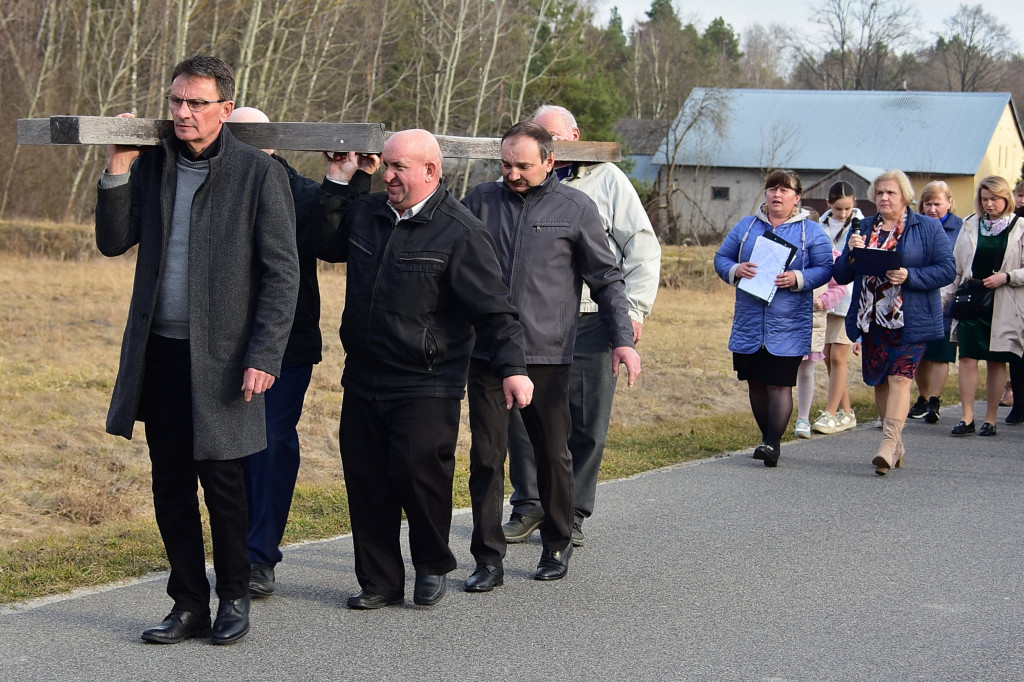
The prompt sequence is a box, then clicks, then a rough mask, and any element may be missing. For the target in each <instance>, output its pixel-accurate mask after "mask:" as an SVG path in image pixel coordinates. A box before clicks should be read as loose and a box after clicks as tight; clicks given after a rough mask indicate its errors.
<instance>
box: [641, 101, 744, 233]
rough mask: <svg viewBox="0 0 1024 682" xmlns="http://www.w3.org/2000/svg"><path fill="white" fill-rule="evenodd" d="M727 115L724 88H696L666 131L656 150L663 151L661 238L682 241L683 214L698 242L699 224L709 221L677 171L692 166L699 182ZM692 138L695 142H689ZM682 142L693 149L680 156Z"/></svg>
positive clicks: (661, 152) (660, 197)
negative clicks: (684, 185)
mask: <svg viewBox="0 0 1024 682" xmlns="http://www.w3.org/2000/svg"><path fill="white" fill-rule="evenodd" d="M728 116H729V101H728V94H727V91H726V90H720V89H717V88H699V89H698V88H695V89H694V90H692V91H691V92H690V96H689V97H688V98H687V100H686V103H685V104H684V105H683V107H682V109H680V111H679V115H678V116H676V118H675V120H674V121H673V122H672V124H671V125H670V126H669V127H668V130H667V131H666V135H665V142H664V144H663V146H662V148H661V150H659V155H661V154H664V156H665V158H664V165H663V166H662V168H663V171H662V175H661V176H660V177H659V179H658V186H657V189H658V191H657V193H656V195H657V201H658V205H659V206H662V207H664V212H663V213H661V215H660V216H659V218H660V219H659V221H658V222H659V223H661V224H662V225H663V226H664V239H665V241H666V242H667V243H669V244H679V243H680V242H681V241H682V237H683V220H684V217H686V224H687V225H689V230H690V232H691V233H692V235H693V237H694V238H695V239H696V240H697V243H700V238H699V229H698V228H699V226H700V225H703V224H706V223H708V221H707V219H706V217H705V216H703V214H702V210H701V202H700V200H699V199H698V198H697V197H695V196H693V195H691V194H690V193H689V192H687V191H686V189H685V188H684V187H680V182H679V178H678V177H677V174H678V173H679V169H680V168H681V167H693V168H694V173H695V174H697V175H698V177H697V178H695V182H696V183H697V184H699V173H700V170H699V169H700V168H701V167H703V166H706V163H705V159H706V158H708V157H710V155H711V154H713V153H714V150H715V149H716V148H717V147H718V145H720V143H721V139H722V135H723V132H724V130H725V126H726V123H727V121H728ZM694 138H696V142H693V144H689V143H690V142H691V141H692V140H693V139H694ZM684 144H686V145H687V147H688V148H690V149H692V151H693V153H692V155H688V158H681V152H682V151H683V146H684ZM680 199H681V201H680ZM688 213H692V214H696V215H687V214H688Z"/></svg>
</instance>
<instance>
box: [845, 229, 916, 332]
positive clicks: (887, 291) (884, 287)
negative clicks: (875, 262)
mask: <svg viewBox="0 0 1024 682" xmlns="http://www.w3.org/2000/svg"><path fill="white" fill-rule="evenodd" d="M906 219H907V216H906V214H905V213H904V214H903V217H902V218H900V221H899V223H897V224H896V227H895V228H894V229H893V231H892V232H890V233H888V234H887V235H886V236H885V238H884V239H883V238H882V234H883V233H882V231H881V230H880V229H879V227H880V226H881V224H882V221H881V218H879V221H878V223H877V224H876V225H874V226H873V227H872V229H871V236H870V238H869V239H868V243H867V247H868V248H872V249H885V250H886V251H892V250H893V249H895V248H896V246H897V245H898V244H899V243H900V239H901V238H902V237H903V229H904V227H905V226H906ZM872 319H874V321H875V322H877V323H878V326H880V327H883V328H885V329H902V328H903V287H901V286H900V285H898V284H893V283H892V282H890V281H889V280H888V279H886V278H884V277H875V276H873V275H864V277H863V278H862V280H861V286H860V302H859V304H858V308H857V327H858V328H859V329H860V330H861V331H862V332H864V333H865V334H867V333H868V331H870V329H871V320H872Z"/></svg>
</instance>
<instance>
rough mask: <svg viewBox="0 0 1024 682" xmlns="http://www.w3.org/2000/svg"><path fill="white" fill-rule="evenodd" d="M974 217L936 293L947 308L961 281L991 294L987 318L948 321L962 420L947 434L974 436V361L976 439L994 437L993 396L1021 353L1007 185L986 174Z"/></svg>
mask: <svg viewBox="0 0 1024 682" xmlns="http://www.w3.org/2000/svg"><path fill="white" fill-rule="evenodd" d="M974 208H975V211H976V212H975V213H974V214H973V215H971V216H968V217H967V218H966V219H965V220H964V226H963V229H962V230H960V236H959V237H958V238H957V240H956V246H955V247H954V248H953V257H954V258H955V259H956V278H955V279H954V280H953V282H952V284H949V285H947V286H946V287H944V288H943V290H942V299H943V303H944V304H948V303H949V301H950V300H952V298H953V295H954V294H955V293H956V288H957V287H958V286H959V285H960V283H961V282H965V281H967V280H969V279H972V278H973V279H980V280H983V281H984V283H985V287H986V288H988V289H992V290H993V303H992V311H991V314H990V316H988V317H979V318H973V319H965V320H954V321H953V328H952V330H951V332H950V340H951V341H954V342H956V343H958V344H959V346H960V369H959V374H958V376H959V382H960V404H961V407H962V408H963V420H962V421H961V422H960V423H958V424H957V425H956V426H954V427H953V430H952V432H951V433H952V435H954V436H962V435H966V434H969V433H974V432H975V430H974V395H975V392H976V391H977V389H978V381H979V377H978V361H979V360H984V361H985V364H986V366H987V368H988V378H987V380H986V408H985V421H984V423H982V425H981V428H980V429H979V430H978V435H980V436H994V435H996V416H997V413H998V411H999V396H1000V394H1001V393H1002V391H1003V386H1004V384H1005V383H1006V362H1008V361H1013V360H1016V359H1018V358H1020V357H1021V354H1022V352H1024V329H1022V327H1021V322H1020V321H1021V319H1022V316H1024V220H1017V216H1015V215H1014V212H1013V211H1014V208H1015V202H1014V198H1013V192H1012V191H1011V189H1010V185H1009V183H1007V182H1006V180H1004V179H1003V178H1001V177H999V176H995V175H991V176H989V177H987V178H984V179H983V180H982V181H981V183H980V184H979V185H978V191H977V193H976V194H975V199H974Z"/></svg>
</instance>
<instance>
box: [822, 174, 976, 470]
mask: <svg viewBox="0 0 1024 682" xmlns="http://www.w3.org/2000/svg"><path fill="white" fill-rule="evenodd" d="M871 197H872V199H873V200H874V202H875V205H876V206H877V207H878V214H877V215H873V216H870V217H868V218H866V219H864V221H863V222H862V223H861V231H862V234H856V233H855V234H851V235H850V238H849V239H848V240H847V242H846V248H845V249H843V253H842V254H841V255H840V256H839V258H837V259H836V264H835V270H834V272H833V277H834V278H835V280H836V281H837V282H839V283H840V284H847V283H849V282H853V300H852V303H851V304H850V310H849V311H848V312H847V313H846V334H847V335H848V336H849V337H850V338H851V339H853V340H856V339H857V338H858V337H863V339H864V345H863V350H864V360H863V362H862V365H861V369H862V371H863V374H864V383H866V384H867V385H868V386H873V387H874V389H875V406H876V407H877V408H878V416H879V417H881V419H882V444H881V445H880V446H879V448H878V453H877V454H876V455H875V457H874V459H872V460H871V463H872V464H874V465H875V473H876V474H879V475H880V476H884V475H885V474H886V473H887V472H888V471H889V469H891V468H898V467H900V466H901V465H902V463H903V454H904V448H903V426H904V424H905V423H906V420H907V413H908V412H909V410H910V387H911V384H912V382H913V380H914V373H915V372H916V371H917V365H918V363H919V362H920V361H921V357H922V356H923V355H924V351H925V347H926V346H927V345H928V342H929V341H934V340H936V339H941V338H943V336H945V329H944V328H943V325H942V300H941V298H940V295H939V289H940V288H941V287H943V286H945V285H946V284H949V283H950V282H952V281H953V278H954V277H956V265H955V263H954V261H953V250H952V249H951V248H950V246H949V239H947V238H946V234H945V232H944V231H943V229H942V223H940V222H939V221H938V220H936V219H935V218H929V217H928V216H924V215H919V214H917V213H914V212H913V211H912V210H910V208H909V206H910V204H911V203H912V202H913V201H914V189H913V188H912V187H911V186H910V180H908V179H907V176H906V175H905V174H904V173H903V172H902V171H898V170H889V171H886V172H884V173H882V174H881V175H879V176H878V177H877V178H875V181H874V182H873V183H871ZM862 247H869V248H873V249H883V250H890V251H896V252H897V253H899V255H900V258H899V265H900V267H899V268H897V269H895V270H888V271H886V273H885V274H884V276H881V275H879V276H873V275H868V274H865V273H863V272H858V271H857V263H856V256H855V255H854V256H853V257H851V250H852V249H858V248H862Z"/></svg>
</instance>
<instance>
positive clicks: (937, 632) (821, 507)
mask: <svg viewBox="0 0 1024 682" xmlns="http://www.w3.org/2000/svg"><path fill="white" fill-rule="evenodd" d="M979 407H981V405H980V404H979ZM1005 413H1006V408H1003V409H1002V410H1001V413H1000V422H999V427H1000V429H999V435H998V436H997V437H995V438H980V437H977V436H968V437H963V438H958V439H957V438H951V437H950V436H949V435H948V433H949V428H950V427H951V426H952V425H953V423H955V414H956V410H955V409H945V410H944V411H943V418H942V421H941V422H940V423H939V424H938V425H935V426H931V425H927V424H924V423H922V422H919V421H915V422H911V423H910V424H909V425H908V427H907V430H906V432H905V442H906V444H907V451H908V454H907V465H906V468H905V469H903V470H899V471H894V472H891V473H890V474H889V475H888V476H885V477H878V476H876V475H875V474H874V468H873V467H872V466H871V465H870V460H871V457H872V456H873V454H874V451H875V448H876V446H877V443H878V441H879V439H880V437H881V433H880V431H878V430H875V429H873V428H871V427H870V426H867V425H862V426H861V427H859V428H858V429H857V430H855V431H851V432H847V433H843V434H838V435H835V436H828V437H816V438H814V439H812V440H809V441H799V442H794V443H790V444H785V445H784V446H783V450H782V461H781V463H780V465H779V467H778V469H774V470H773V469H767V468H765V467H764V466H763V465H762V464H761V463H760V462H756V461H754V460H752V459H750V457H749V454H750V453H749V452H742V453H731V454H726V455H723V456H721V457H717V458H712V459H707V460H703V461H700V462H697V463H693V464H687V465H683V466H676V467H670V468H667V469H662V470H659V471H656V472H652V473H649V474H645V475H642V476H638V477H635V478H632V479H627V480H622V481H615V482H610V483H606V484H602V485H601V486H600V488H599V490H598V500H597V502H598V505H597V514H596V515H595V517H594V518H592V519H591V520H590V521H588V522H587V524H586V525H585V527H584V530H585V532H586V533H587V545H586V546H585V547H584V548H582V549H579V550H577V551H576V553H575V554H574V556H573V558H572V561H571V564H570V572H569V575H568V576H567V577H566V578H565V579H564V580H562V581H558V582H554V583H545V582H538V581H535V580H532V579H531V577H532V575H533V571H534V569H535V567H536V563H537V560H538V558H539V556H540V544H539V540H538V539H537V537H536V535H535V536H534V538H533V539H532V540H531V542H529V543H526V544H523V545H513V546H511V547H510V548H509V552H508V556H507V558H506V563H505V570H506V578H505V586H504V587H501V588H498V589H497V590H495V591H494V592H492V593H489V594H467V593H465V592H463V591H462V589H461V588H462V581H463V580H464V579H465V578H466V576H467V575H468V574H469V572H470V571H471V570H472V568H473V562H472V558H471V556H470V554H469V534H470V527H471V518H470V514H469V513H468V512H459V513H457V515H456V517H455V523H454V526H453V532H452V538H451V543H452V547H453V549H454V550H455V552H456V555H457V556H458V558H459V568H458V570H457V571H455V572H454V573H452V574H451V575H450V580H449V592H448V596H447V597H445V599H444V600H443V601H442V602H441V603H440V604H439V605H437V606H435V607H433V608H430V609H424V608H419V607H415V606H413V604H412V574H411V573H412V569H411V565H410V566H409V576H408V581H407V601H406V604H405V606H404V607H392V608H387V609H383V610H380V611H371V612H357V611H351V610H348V609H346V608H344V602H345V599H346V598H347V597H348V596H349V595H351V594H353V593H354V592H356V591H357V590H358V586H357V584H356V580H355V577H354V575H353V572H352V539H351V537H350V536H346V537H341V538H338V539H334V540H329V541H324V542H317V543H311V544H307V545H302V546H298V547H292V548H289V549H287V550H286V551H285V560H284V562H283V563H282V564H281V565H280V566H279V567H278V571H277V575H278V593H277V594H276V595H275V596H273V597H270V598H268V599H264V600H261V601H258V602H255V603H254V606H253V625H252V630H251V632H250V633H249V635H248V636H247V637H246V638H245V639H243V640H242V641H240V642H239V643H237V644H235V645H233V646H227V647H215V646H210V645H209V644H208V643H206V642H205V641H203V640H190V641H187V642H185V643H183V644H179V645H173V646H159V645H147V644H143V643H142V642H141V641H140V640H139V633H140V632H141V631H142V630H143V629H144V628H146V627H148V626H151V625H154V624H156V623H157V622H159V621H160V619H161V618H162V617H163V616H164V615H165V614H166V613H167V611H169V609H170V603H169V600H168V599H167V597H166V595H165V594H164V582H165V579H166V576H165V575H163V574H161V575H156V576H152V577H150V578H148V579H145V580H141V581H138V582H134V583H132V584H128V585H122V586H114V587H110V588H105V589H103V590H96V591H91V592H87V593H80V594H75V595H72V596H69V597H66V598H61V599H58V600H47V601H37V602H32V603H28V604H22V605H18V606H16V607H13V608H11V607H7V608H4V609H3V610H0V679H2V680H57V679H62V680H63V679H83V680H84V679H89V680H106V681H109V682H113V681H115V680H135V679H172V678H173V679H185V680H214V679H218V680H223V679H239V680H241V679H246V680H250V679H251V680H278V679H302V680H327V679H330V680H350V679H351V680H356V679H409V680H447V679H488V680H492V679H500V680H512V679H515V680H541V679H554V678H561V679H571V680H596V679H600V680H611V679H644V680H662V679H697V680H758V679H762V680H768V679H770V680H823V679H830V680H876V679H893V680H967V679H972V680H978V679H985V680H999V679H1007V680H1009V679H1021V678H1022V677H1024V560H1022V559H1024V557H1022V552H1021V538H1022V537H1024V513H1022V512H1024V504H1022V502H1021V491H1022V489H1024V447H1022V445H1024V426H1020V427H1009V426H1006V425H1004V424H1003V423H1002V416H1003V415H1005Z"/></svg>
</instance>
